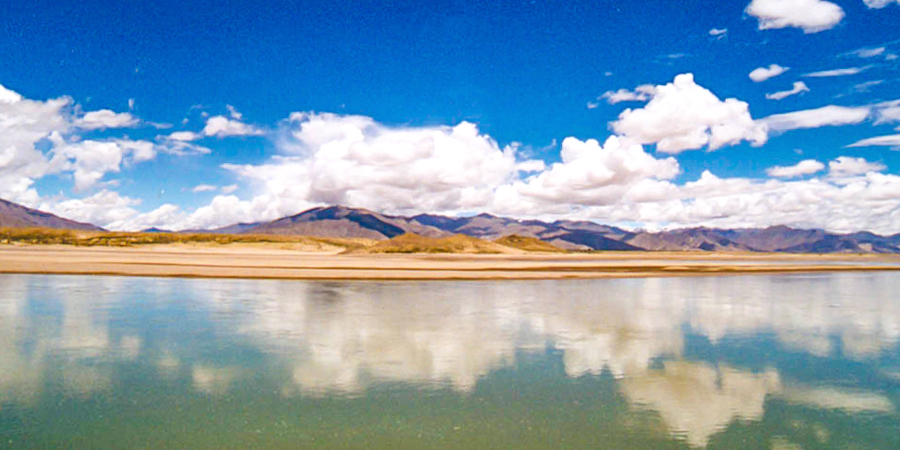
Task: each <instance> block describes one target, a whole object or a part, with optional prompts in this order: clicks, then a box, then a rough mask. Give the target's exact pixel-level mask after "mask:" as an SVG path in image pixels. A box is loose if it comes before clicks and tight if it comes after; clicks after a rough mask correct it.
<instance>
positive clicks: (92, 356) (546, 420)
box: [0, 273, 900, 449]
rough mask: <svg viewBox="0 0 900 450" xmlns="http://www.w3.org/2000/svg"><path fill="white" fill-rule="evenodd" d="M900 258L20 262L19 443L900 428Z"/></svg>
mask: <svg viewBox="0 0 900 450" xmlns="http://www.w3.org/2000/svg"><path fill="white" fill-rule="evenodd" d="M898 292H900V277H898V276H897V275H896V274H893V273H845V274H840V273H836V274H816V275H783V276H743V277H710V278H703V277H691V278H663V279H657V278H647V279H621V280H591V281H509V282H507V281H479V282H461V281H450V282H383V283H380V282H307V281H265V280H262V281H261V280H201V279H158V278H129V277H77V276H25V275H3V276H0V448H15V449H18V448H23V449H25V448H28V449H32V448H71V449H131V448H196V449H232V448H233V449H239V448H240V449H244V448H272V449H278V448H311V447H314V448H385V449H387V448H391V449H403V448H409V449H414V448H415V449H418V448H439V449H453V448H459V449H481V448H484V449H513V448H515V449H519V448H523V449H531V448H534V449H538V448H541V449H557V448H564V449H568V448H571V449H581V448H592V449H594V448H612V449H629V448H635V449H639V448H640V449H646V448H664V449H665V448H721V449H736V448H764V449H799V448H804V449H813V448H815V449H820V448H823V449H827V448H835V449H838V448H840V449H848V448H849V449H897V448H900V414H898V407H900V300H898V294H897V293H898Z"/></svg>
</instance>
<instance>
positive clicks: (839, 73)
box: [803, 66, 869, 78]
mask: <svg viewBox="0 0 900 450" xmlns="http://www.w3.org/2000/svg"><path fill="white" fill-rule="evenodd" d="M868 68H869V66H864V67H847V68H844V69H832V70H823V71H821V72H812V73H807V74H804V75H803V76H804V77H811V78H827V77H843V76H847V75H856V74H858V73H860V72H862V71H864V70H867V69H868Z"/></svg>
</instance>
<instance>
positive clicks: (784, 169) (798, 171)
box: [766, 159, 825, 178]
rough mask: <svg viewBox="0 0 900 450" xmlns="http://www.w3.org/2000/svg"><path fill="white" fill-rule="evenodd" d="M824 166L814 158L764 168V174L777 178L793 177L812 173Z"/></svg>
mask: <svg viewBox="0 0 900 450" xmlns="http://www.w3.org/2000/svg"><path fill="white" fill-rule="evenodd" d="M824 168H825V164H822V163H820V162H819V161H816V160H814V159H806V160H803V161H800V162H799V163H797V164H795V165H793V166H775V167H770V168H768V169H766V174H767V175H769V176H770V177H777V178H794V177H801V176H804V175H812V174H814V173H816V172H818V171H820V170H822V169H824Z"/></svg>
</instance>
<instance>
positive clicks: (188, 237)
mask: <svg viewBox="0 0 900 450" xmlns="http://www.w3.org/2000/svg"><path fill="white" fill-rule="evenodd" d="M374 242H375V241H372V240H369V239H341V238H319V237H309V236H276V235H262V234H212V233H141V232H118V231H80V230H58V229H52V228H0V244H28V245H73V246H80V247H95V246H101V247H133V246H141V245H165V244H209V245H228V244H266V243H271V244H282V245H292V246H302V247H304V248H310V249H320V250H322V251H334V250H341V249H343V250H352V249H357V248H363V247H366V246H369V245H372V244H373V243H374Z"/></svg>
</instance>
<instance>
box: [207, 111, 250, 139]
mask: <svg viewBox="0 0 900 450" xmlns="http://www.w3.org/2000/svg"><path fill="white" fill-rule="evenodd" d="M203 134H204V135H206V136H215V137H220V138H222V137H229V136H259V135H261V134H263V131H262V130H260V129H259V128H256V127H254V126H252V125H248V124H246V123H243V122H241V121H239V120H235V119H229V118H228V117H225V116H213V117H210V118H209V119H207V120H206V126H205V127H204V128H203Z"/></svg>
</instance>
